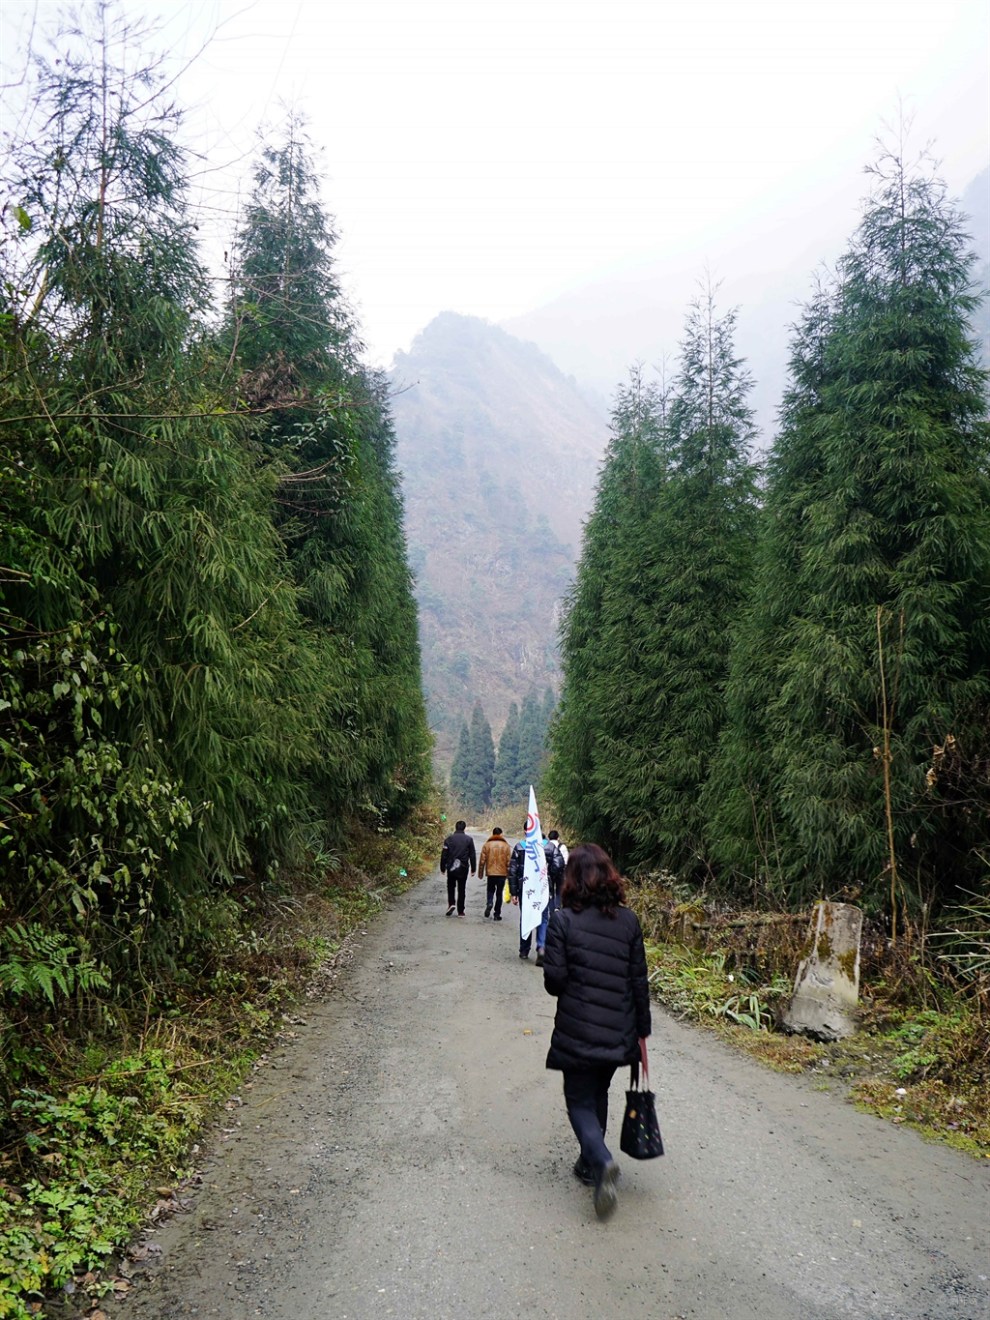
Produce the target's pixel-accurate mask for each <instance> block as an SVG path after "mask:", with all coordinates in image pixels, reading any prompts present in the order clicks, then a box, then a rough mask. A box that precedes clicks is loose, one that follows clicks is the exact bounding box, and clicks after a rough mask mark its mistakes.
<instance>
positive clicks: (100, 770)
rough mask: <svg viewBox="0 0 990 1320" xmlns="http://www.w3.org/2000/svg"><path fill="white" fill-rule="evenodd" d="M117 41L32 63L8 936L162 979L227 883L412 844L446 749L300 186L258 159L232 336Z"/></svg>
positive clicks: (12, 461)
mask: <svg viewBox="0 0 990 1320" xmlns="http://www.w3.org/2000/svg"><path fill="white" fill-rule="evenodd" d="M104 17H105V18H106V21H105V22H103V21H101V22H100V24H98V25H97V28H98V32H97V36H96V37H95V38H94V39H93V40H92V42H90V41H89V39H88V38H86V37H85V36H80V35H79V34H70V33H66V34H63V35H62V38H61V39H60V45H59V58H58V60H52V61H50V62H48V61H44V60H42V61H39V62H38V64H37V65H36V67H35V70H34V73H33V75H32V76H33V77H34V79H35V83H34V88H33V98H34V104H35V106H36V107H37V109H38V112H39V120H38V123H39V127H38V128H37V129H36V131H33V132H32V133H30V134H27V135H25V136H24V137H23V138H22V139H20V140H16V141H13V142H12V143H11V146H10V151H9V155H8V160H7V163H6V170H7V175H6V182H7V184H8V194H9V196H11V197H13V198H16V199H17V204H16V206H15V207H13V209H10V210H8V212H7V213H5V217H4V224H5V227H6V232H5V240H6V241H5V242H4V244H3V247H2V254H0V262H2V272H0V273H2V280H0V290H2V292H0V299H2V303H0V355H2V359H3V375H4V386H5V388H4V391H3V393H2V396H0V425H2V426H3V435H4V442H3V446H2V450H0V454H2V457H0V748H2V752H3V755H2V757H0V814H2V822H0V840H2V842H0V850H2V852H0V908H2V912H3V916H2V922H3V923H4V924H5V925H6V924H9V923H12V922H17V921H19V920H30V921H34V922H39V921H40V922H43V923H44V924H45V925H46V926H47V927H48V928H49V929H50V930H52V931H54V932H56V933H57V934H58V936H59V938H62V937H66V938H68V937H69V936H70V935H71V940H72V947H74V948H78V949H82V950H84V951H86V954H87V956H89V955H90V954H92V955H93V956H95V957H97V958H102V959H104V960H105V961H106V964H107V966H108V967H111V968H112V969H113V971H114V973H115V974H118V975H121V976H126V975H128V974H129V973H128V969H129V968H135V967H138V966H140V968H141V974H142V976H146V975H147V974H148V972H149V969H150V968H152V967H153V966H154V965H155V961H156V959H162V960H166V961H167V960H169V959H172V958H174V956H175V954H176V951H177V950H178V949H179V948H180V947H181V948H184V949H185V956H189V951H190V949H191V948H192V947H194V945H195V942H196V940H197V939H200V938H202V939H204V940H205V939H208V938H209V931H210V930H211V929H212V926H211V922H212V918H211V916H210V911H211V907H210V905H211V902H212V901H213V900H214V899H216V900H217V902H220V901H224V902H226V901H227V900H226V898H223V899H222V900H221V899H220V894H221V892H222V891H223V889H224V887H225V886H226V885H227V884H229V883H230V881H231V879H232V877H233V876H234V874H235V873H239V874H245V873H248V874H251V875H255V876H258V877H261V876H266V877H268V878H269V879H274V878H275V877H276V876H277V875H278V873H279V871H280V870H281V869H282V868H283V867H285V866H286V865H287V864H289V863H293V862H296V861H298V860H299V859H300V858H301V857H302V852H303V848H304V846H305V844H306V842H307V841H309V842H311V841H312V839H313V833H314V830H318V831H319V832H320V834H321V836H322V837H326V836H327V835H328V834H334V835H336V836H337V837H338V838H340V837H342V836H343V832H344V830H345V828H346V822H347V820H348V819H349V818H351V817H357V816H360V815H364V816H369V815H370V816H371V817H372V818H373V819H374V820H375V821H376V822H377V821H380V820H382V819H383V818H384V819H386V820H396V819H398V818H399V816H401V815H402V814H403V813H404V812H405V811H407V810H408V809H409V808H410V807H411V806H412V805H414V804H415V802H416V801H417V800H418V798H419V797H420V796H421V795H422V793H423V790H424V787H425V785H426V783H427V779H428V774H429V771H428V737H427V732H426V724H425V715H424V711H423V705H422V699H421V697H420V694H419V683H418V648H417V641H416V630H415V614H414V610H413V606H412V598H411V592H410V582H409V574H408V569H407V567H406V564H405V558H404V542H403V535H402V526H401V506H400V503H399V498H398V492H397V486H396V481H395V476H394V470H393V467H392V457H391V454H392V437H391V425H390V421H389V418H388V411H387V403H386V399H385V395H384V391H383V388H382V386H381V383H380V382H378V381H377V380H376V379H375V378H374V377H373V376H370V375H368V374H366V373H364V372H363V370H362V369H361V368H360V367H359V365H358V364H357V352H358V348H359V345H358V344H357V341H356V339H355V338H354V332H353V329H352V327H351V323H350V317H349V314H348V313H346V312H345V311H344V310H343V309H342V304H341V301H340V291H339V288H338V286H337V283H336V279H335V276H334V274H333V269H332V264H331V261H330V248H331V247H332V231H331V230H330V228H329V225H328V222H327V221H326V220H325V218H324V217H322V215H321V211H320V208H319V205H318V203H317V202H316V201H315V198H314V191H313V190H314V186H315V185H314V183H313V180H312V178H311V177H310V176H308V175H307V173H306V167H305V161H304V158H303V157H302V156H301V155H300V154H299V153H298V152H296V150H295V138H294V137H293V135H292V133H290V135H289V139H288V140H287V142H286V144H284V145H283V146H280V147H275V148H272V149H270V150H267V151H266V152H265V153H264V154H263V157H262V162H261V165H260V166H259V173H258V176H257V179H256V184H257V190H256V193H255V196H254V199H253V201H252V205H251V208H250V209H249V211H248V213H247V217H246V222H245V227H244V229H243V231H242V233H241V236H240V239H239V246H238V253H239V262H240V265H239V267H238V272H237V275H236V277H235V282H234V285H233V292H232V298H231V303H230V306H229V307H228V311H227V318H226V323H225V325H224V327H223V330H222V333H221V334H220V335H219V336H218V334H217V331H216V330H215V329H214V325H215V321H214V318H213V308H212V307H211V304H210V298H209V287H210V286H209V281H208V279H207V276H206V272H205V271H204V269H203V267H202V265H201V264H200V261H199V258H198V256H197V251H196V233H195V225H194V223H193V219H192V216H191V214H190V211H189V207H188V204H187V190H186V162H185V159H184V157H183V154H182V152H181V150H180V149H179V147H178V146H177V145H176V132H177V123H178V116H177V113H176V112H175V110H174V109H173V108H172V107H171V106H170V105H169V104H168V103H167V101H166V100H165V99H164V96H163V93H162V92H161V91H160V90H159V91H158V93H157V94H156V91H155V88H156V86H157V87H159V89H160V83H161V80H160V79H159V78H158V75H157V74H156V71H155V69H154V68H153V67H145V68H141V67H140V66H138V67H137V70H136V71H135V72H132V70H133V69H135V65H134V62H133V50H132V47H133V45H134V42H135V40H137V39H139V36H140V34H137V35H136V34H134V33H133V32H131V31H129V30H128V29H126V27H125V26H124V25H122V23H121V22H120V21H119V20H118V19H116V18H114V16H113V14H112V12H108V14H107V15H106V16H104ZM67 52H68V53H67Z"/></svg>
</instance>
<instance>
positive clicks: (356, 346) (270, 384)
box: [226, 117, 429, 828]
mask: <svg viewBox="0 0 990 1320" xmlns="http://www.w3.org/2000/svg"><path fill="white" fill-rule="evenodd" d="M335 243H336V233H335V230H334V227H333V224H332V222H331V220H330V218H329V217H328V215H327V213H326V211H325V209H324V207H323V204H322V202H321V200H320V197H319V192H318V179H317V176H316V173H315V170H314V167H313V162H312V156H311V150H310V148H309V144H308V141H307V139H306V135H305V133H304V131H303V129H302V126H301V124H300V122H299V121H298V119H296V118H295V117H291V118H290V119H289V121H288V123H287V125H286V129H285V133H284V136H283V139H282V140H281V141H280V142H279V143H278V144H276V145H268V146H266V147H264V148H263V150H262V153H261V157H260V160H259V162H258V164H257V167H256V170H255V190H254V193H253V196H252V199H251V202H250V204H249V206H248V208H247V212H246V217H245V223H244V225H243V227H242V230H241V232H240V235H239V237H238V243H237V247H236V261H235V265H234V270H233V278H232V292H231V299H230V305H229V310H228V325H227V331H226V334H227V340H228V342H229V344H230V349H231V352H232V354H233V357H234V360H235V361H236V363H237V365H238V367H239V369H240V372H241V375H240V381H239V386H240V389H241V392H242V395H243V397H244V399H245V401H246V402H247V403H248V404H249V405H250V406H251V407H252V408H254V409H256V410H258V411H259V412H260V413H261V414H262V419H263V420H262V422H261V424H260V425H259V430H258V434H259V437H260V438H261V440H262V442H263V443H264V446H265V449H266V451H267V452H268V453H269V454H270V455H272V457H273V459H274V461H275V462H276V464H277V465H278V467H279V468H280V470H281V471H282V473H283V476H282V480H281V484H280V508H281V510H282V516H281V518H280V528H281V532H282V536H283V539H284V541H285V544H286V547H287V550H288V552H289V554H290V555H291V557H292V562H293V564H294V567H295V574H296V578H297V581H298V583H299V586H300V588H301V591H302V601H303V608H304V610H305V612H306V614H307V616H308V617H309V619H310V620H311V622H312V625H313V634H314V639H315V645H316V647H317V649H318V652H319V660H320V667H321V670H322V675H323V683H322V700H321V702H320V703H319V705H318V706H314V711H313V715H314V725H315V730H316V733H317V736H318V737H319V739H320V743H321V747H322V751H323V755H322V756H321V758H320V769H319V773H318V776H317V783H316V789H317V795H318V800H319V810H320V814H321V815H322V816H323V817H324V819H325V821H326V822H327V824H328V826H330V827H331V828H332V827H335V826H336V827H339V823H340V820H341V818H342V817H343V816H344V815H346V813H347V812H348V811H349V810H350V809H351V808H352V805H353V804H354V803H355V802H357V801H359V800H363V801H367V802H370V803H371V804H372V805H374V806H375V807H377V808H378V809H380V810H384V811H385V812H386V813H387V814H389V815H391V816H395V815H396V814H401V812H402V811H403V810H404V809H405V808H406V807H407V806H409V805H411V803H413V802H414V801H416V800H417V798H418V796H419V795H420V794H421V793H422V790H423V788H424V786H425V784H426V782H427V779H428V773H429V772H428V750H429V737H428V733H427V728H426V717H425V709H424V706H423V701H422V696H421V691H420V673H419V641H418V635H417V626H416V615H415V607H414V603H413V597H412V583H411V577H410V574H409V570H408V565H407V560H406V545H405V535H404V531H403V526H402V506H401V497H400V494H399V488H398V480H397V476H396V472H395V466H394V435H393V431H392V423H391V418H390V415H389V411H388V403H387V393H386V388H385V384H384V381H383V379H381V378H379V377H376V376H375V375H373V374H372V373H369V372H368V371H367V370H365V369H364V368H362V367H361V365H360V361H359V358H360V343H359V342H358V339H357V336H356V332H355V330H354V326H353V320H352V316H351V313H350V309H349V307H348V306H347V304H346V302H345V300H344V298H343V295H342V293H341V290H340V285H339V281H338V279H337V275H336V270H335V265H334V258H333V249H334V246H335Z"/></svg>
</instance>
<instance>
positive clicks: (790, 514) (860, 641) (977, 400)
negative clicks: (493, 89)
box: [550, 155, 990, 928]
mask: <svg viewBox="0 0 990 1320" xmlns="http://www.w3.org/2000/svg"><path fill="white" fill-rule="evenodd" d="M873 173H874V178H875V180H876V191H875V194H874V196H873V197H872V198H871V199H870V201H869V203H868V204H867V206H866V208H865V210H864V214H863V219H862V222H861V224H860V226H859V229H858V231H857V233H856V235H855V237H854V239H853V241H852V243H851V245H850V248H849V251H848V253H847V254H846V256H845V257H844V259H843V260H842V262H841V263H840V265H839V268H838V275H837V279H836V280H835V281H834V282H833V283H831V284H826V285H825V286H824V287H823V288H822V289H821V290H820V291H819V293H818V294H817V295H816V297H815V298H814V299H813V300H812V301H811V302H810V303H809V306H808V308H807V309H806V311H805V313H804V315H803V317H802V319H801V321H800V323H799V325H798V326H797V327H796V329H795V333H794V340H793V346H792V354H791V382H790V388H789V390H788V393H787V396H786V399H785V403H784V407H783V409H782V413H781V424H780V431H779V435H778V437H777V440H776V442H775V445H774V448H773V450H772V452H771V454H770V456H769V462H768V482H767V487H766V491H765V497H764V500H763V507H762V509H761V510H760V511H759V513H758V512H757V507H756V499H755V482H754V473H753V470H752V468H751V467H750V465H749V463H748V460H747V457H746V446H747V443H748V439H749V422H748V413H747V409H746V405H745V387H746V380H745V374H744V373H742V372H741V370H740V368H739V365H738V363H736V362H735V361H734V358H733V355H732V352H731V322H729V321H723V322H721V323H720V322H718V321H716V320H714V319H713V318H712V317H711V314H710V307H709V308H706V307H705V306H704V305H701V306H699V307H697V308H695V310H694V312H693V314H692V319H691V321H690V322H689V331H688V337H687V341H686V346H685V352H684V354H683V356H682V366H681V372H680V375H679V377H678V380H677V382H676V385H675V389H674V397H673V399H672V400H671V402H670V406H669V409H668V410H667V413H666V423H665V427H666V429H665V438H664V439H663V441H662V442H661V441H653V442H652V443H644V442H643V441H642V440H637V441H636V442H635V443H633V439H632V435H634V434H635V431H634V428H633V432H632V433H630V428H629V427H628V424H627V422H626V421H625V420H624V418H625V415H626V413H627V412H628V396H627V395H625V394H623V395H620V398H619V401H618V405H617V410H616V418H615V421H614V423H613V426H614V434H613V443H612V446H611V447H610V451H609V456H608V460H607V462H606V466H605V469H604V470H603V473H602V478H601V482H600V487H599V493H598V500H597V502H596V507H595V511H594V513H593V515H592V518H591V520H590V521H589V524H588V528H587V534H586V540H585V546H584V551H583V556H582V560H581V565H580V568H579V573H578V579H577V582H576V584H575V589H574V593H573V596H572V599H571V602H570V608H569V614H568V617H567V623H566V628H565V633H564V668H565V682H564V690H563V694H562V702H561V712H560V715H559V717H558V720H557V722H556V726H555V733H554V739H553V756H552V762H551V770H550V785H551V789H552V792H553V794H554V796H555V799H556V801H557V802H558V804H559V805H560V807H561V810H562V812H563V814H564V816H565V818H566V820H567V822H568V825H569V826H570V827H571V829H572V830H574V831H575V832H579V833H584V834H586V835H591V836H592V837H597V838H599V839H600V840H601V841H602V842H604V843H606V845H608V846H612V847H613V848H615V849H616V850H617V851H618V852H619V853H620V855H621V856H622V857H624V858H625V859H627V860H628V861H631V862H633V863H639V864H642V865H653V866H656V865H663V866H667V867H669V868H671V869H674V870H676V871H678V872H680V873H681V874H687V875H694V876H695V877H703V876H707V877H708V878H709V879H710V880H717V882H718V883H719V884H721V885H722V886H724V887H725V888H727V889H731V890H733V891H735V892H736V893H737V894H739V895H749V896H752V895H753V894H754V891H755V892H762V893H766V891H767V890H770V891H771V892H772V893H774V894H775V895H776V896H778V897H779V898H780V899H783V900H785V901H788V902H793V903H802V902H804V901H806V900H807V899H809V898H811V897H813V896H815V895H819V894H830V893H831V894H837V893H847V894H848V893H856V894H858V895H860V896H861V897H862V900H863V901H864V902H865V903H866V904H867V905H869V906H871V907H874V908H876V907H880V906H886V907H887V909H888V910H889V911H890V914H891V920H892V922H893V923H894V925H895V928H896V922H897V918H898V915H899V913H900V912H901V911H903V910H905V909H907V910H915V911H918V910H920V909H921V907H922V905H924V904H927V905H929V906H930V905H931V904H932V903H933V902H935V903H937V902H939V901H940V900H942V899H944V898H946V897H948V896H950V895H951V894H952V893H954V892H955V891H956V890H957V889H958V888H959V887H962V888H965V887H967V886H969V887H975V886H977V885H979V884H981V883H983V881H984V880H985V867H986V862H985V857H986V851H987V845H988V842H990V775H988V773H987V770H986V767H987V765H988V764H990V718H988V716H990V653H988V644H990V630H988V620H990V612H988V605H990V489H988V473H990V430H988V425H987V376H986V373H985V372H983V371H982V370H981V369H980V368H979V367H978V365H977V362H976V359H975V356H974V351H973V346H972V344H971V342H970V339H969V326H970V324H971V319H972V314H973V308H974V299H973V297H972V289H971V283H970V279H971V265H972V261H971V258H970V256H969V254H968V252H967V246H966V240H965V236H964V233H963V229H962V227H961V222H960V218H959V216H958V215H957V214H956V212H955V210H954V208H953V207H952V206H951V205H950V203H949V202H948V201H947V199H946V196H945V192H944V189H943V188H942V186H941V185H940V184H939V183H938V182H937V180H935V179H934V178H932V177H931V176H930V175H929V174H927V173H925V172H924V171H923V170H917V171H913V172H912V171H909V170H908V169H907V168H906V167H905V165H904V162H903V161H902V160H901V159H899V158H897V157H896V156H889V155H888V156H884V157H882V158H881V159H880V160H879V162H878V163H877V165H876V166H875V168H874V171H873ZM716 399H718V400H720V404H719V407H717V408H714V409H713V407H712V404H713V403H714V401H715V400H716ZM723 407H724V411H720V409H721V408H723ZM637 454H638V456H639V461H640V463H641V464H642V463H643V462H647V461H648V462H651V463H652V465H653V466H652V468H650V469H649V471H650V480H651V483H652V489H651V493H650V495H649V496H648V498H647V500H646V504H647V505H648V506H649V507H648V509H647V510H646V511H644V513H643V519H644V522H646V523H648V524H649V525H650V527H651V528H652V533H646V534H645V535H643V536H642V538H641V539H640V538H639V533H638V531H637V526H636V522H635V519H634V518H633V515H632V508H633V506H634V504H635V494H636V490H637V486H636V480H637V478H636V476H635V473H636V468H635V461H636V458H637ZM627 541H628V542H629V544H630V545H631V546H632V547H633V548H634V553H635V552H636V550H641V548H642V547H645V549H642V550H641V553H640V557H639V559H638V560H635V559H632V558H629V559H624V557H623V556H624V547H625V544H626V542H627ZM634 563H635V564H636V565H637V571H636V572H635V574H633V573H632V567H633V564H634ZM654 569H656V572H655V574H654ZM624 570H625V571H624ZM633 577H634V578H635V582H634V583H633V582H632V581H631V579H632V578H633ZM641 584H642V590H641V592H640V586H641ZM641 597H642V599H641ZM637 605H638V612H637Z"/></svg>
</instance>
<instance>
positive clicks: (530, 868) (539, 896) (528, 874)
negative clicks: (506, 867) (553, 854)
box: [519, 784, 550, 939]
mask: <svg viewBox="0 0 990 1320" xmlns="http://www.w3.org/2000/svg"><path fill="white" fill-rule="evenodd" d="M549 902H550V884H549V881H548V880H547V855H546V853H545V852H544V851H543V830H542V828H541V827H540V813H539V811H538V810H537V808H536V794H535V793H534V792H533V785H532V784H530V786H529V815H528V816H527V817H526V864H525V867H524V869H523V880H522V894H521V895H520V897H519V934H520V935H521V936H522V938H523V939H525V938H526V936H527V935H528V934H529V933H530V932H531V931H534V930H536V928H537V926H538V925H539V924H540V920H541V918H542V917H543V909H544V908H545V907H546V905H547V904H548V903H549Z"/></svg>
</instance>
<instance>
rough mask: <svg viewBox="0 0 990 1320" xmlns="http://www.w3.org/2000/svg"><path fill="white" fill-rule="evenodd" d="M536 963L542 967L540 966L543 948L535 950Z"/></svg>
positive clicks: (541, 964)
mask: <svg viewBox="0 0 990 1320" xmlns="http://www.w3.org/2000/svg"><path fill="white" fill-rule="evenodd" d="M536 965H537V967H542V966H543V950H542V949H537V950H536Z"/></svg>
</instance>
